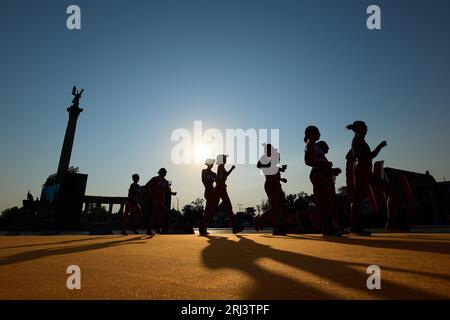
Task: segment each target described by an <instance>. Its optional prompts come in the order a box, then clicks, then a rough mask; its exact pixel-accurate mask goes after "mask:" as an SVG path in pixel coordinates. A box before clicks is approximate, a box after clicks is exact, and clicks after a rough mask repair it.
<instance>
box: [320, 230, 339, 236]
mask: <svg viewBox="0 0 450 320" xmlns="http://www.w3.org/2000/svg"><path fill="white" fill-rule="evenodd" d="M323 236H324V237H342V232H340V231H338V230H328V231H326V232H324V233H323Z"/></svg>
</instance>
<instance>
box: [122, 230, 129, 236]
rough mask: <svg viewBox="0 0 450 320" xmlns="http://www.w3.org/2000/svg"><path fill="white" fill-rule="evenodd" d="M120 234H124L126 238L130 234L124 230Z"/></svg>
mask: <svg viewBox="0 0 450 320" xmlns="http://www.w3.org/2000/svg"><path fill="white" fill-rule="evenodd" d="M120 234H122V235H124V236H127V235H128V232H126V231H125V230H122V232H121V233H120Z"/></svg>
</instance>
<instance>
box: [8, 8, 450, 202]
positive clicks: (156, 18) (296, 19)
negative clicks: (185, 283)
mask: <svg viewBox="0 0 450 320" xmlns="http://www.w3.org/2000/svg"><path fill="white" fill-rule="evenodd" d="M70 4H78V5H79V6H80V7H81V10H82V30H81V31H69V30H67V28H66V17H67V15H66V8H67V6H68V5H70ZM370 4H377V5H379V6H380V7H381V10H382V30H381V31H369V30H368V29H367V28H366V19H367V16H368V15H367V14H366V13H365V11H366V8H367V6H368V5H370ZM0 39H1V51H0V52H1V54H0V110H1V111H0V112H1V118H0V146H1V157H0V181H1V184H0V209H4V208H7V207H10V206H13V205H18V204H20V200H21V199H23V198H24V197H25V195H26V192H27V190H28V189H30V190H31V191H32V193H33V194H35V195H38V196H39V195H40V186H41V184H42V183H43V182H44V180H45V178H46V177H47V176H48V175H49V174H51V173H54V172H55V171H56V169H57V165H58V159H59V153H60V150H61V145H62V140H63V136H64V131H65V126H66V123H67V117H68V115H67V111H66V108H67V107H68V106H69V104H70V101H71V95H70V91H71V88H72V85H73V84H77V85H78V86H80V87H83V88H85V89H86V91H85V95H84V97H83V98H82V103H81V105H82V106H83V107H84V108H85V112H83V113H82V114H81V116H80V118H79V121H78V131H77V135H76V139H75V145H74V150H73V157H72V164H73V165H75V166H79V167H80V171H81V172H83V173H87V174H89V179H88V187H87V193H88V194H91V195H114V196H119V195H126V192H127V188H128V186H129V184H130V175H131V174H132V173H134V172H138V173H140V174H141V177H142V182H143V183H145V182H146V181H147V180H148V179H149V178H151V177H152V176H153V175H154V174H155V173H156V171H157V169H158V168H159V167H162V166H165V167H167V169H168V171H169V174H168V178H169V179H170V180H173V183H174V189H175V190H176V191H178V192H179V198H180V205H181V204H184V203H186V202H190V201H191V200H193V199H194V198H196V197H200V196H202V194H203V189H202V185H201V182H200V178H199V175H200V169H201V166H175V165H173V164H172V163H171V160H170V150H171V148H172V147H173V145H174V143H173V142H171V141H170V135H171V133H172V131H173V130H174V129H176V128H188V129H192V127H193V121H194V120H202V121H203V123H204V126H206V127H208V128H212V127H214V128H219V129H225V128H244V129H247V128H279V129H280V140H281V153H282V160H283V162H286V163H287V164H288V165H289V169H288V172H287V174H286V177H287V179H288V184H287V185H286V186H285V190H286V191H287V192H290V193H293V192H299V191H301V190H304V191H307V192H311V186H310V182H309V180H308V169H307V168H306V167H305V165H304V163H303V149H304V144H303V140H302V139H303V131H304V128H305V126H306V125H309V124H316V125H318V126H319V128H320V129H321V131H322V134H323V139H324V140H326V141H327V142H328V143H329V145H330V146H331V151H330V155H329V159H330V160H332V161H333V162H334V163H335V165H337V166H340V167H344V156H345V153H346V151H347V150H348V149H349V146H350V142H351V138H352V134H351V133H350V132H349V131H347V130H346V129H345V125H346V124H348V123H350V122H352V121H353V120H357V119H362V120H365V121H366V122H367V124H368V126H369V134H368V137H367V140H368V142H369V143H370V144H371V145H372V146H373V147H375V146H376V144H377V143H379V142H380V141H381V140H383V139H386V140H387V141H388V147H387V148H386V149H384V150H383V152H382V153H381V155H380V159H384V160H385V161H386V166H390V167H395V168H401V169H406V170H412V171H417V172H425V170H427V169H428V170H430V172H431V173H432V174H433V175H434V176H435V177H436V178H437V179H438V180H442V179H443V177H444V176H445V177H447V178H450V169H449V167H448V164H449V162H450V151H449V148H448V145H449V143H448V138H449V137H450V126H449V119H450V117H449V116H450V111H449V110H450V60H449V57H450V1H447V0H442V1H438V0H433V1H425V0H423V1H399V0H396V1H392V0H390V1H382V0H373V1H361V0H354V1H353V0H343V1H336V0H329V1H324V0H320V1H318V0H314V1H313V0H310V1H301V0H276V1H275V0H255V1H254V0H183V1H167V0H165V1H152V0H150V1H124V0H120V1H118V0H116V1H99V0H90V1H83V0H77V1H56V0H55V1H21V0H2V1H1V2H0ZM343 183H344V179H342V178H339V179H338V181H337V185H338V186H340V185H342V184H343ZM228 186H229V193H230V196H231V198H232V202H233V203H234V204H235V203H242V204H243V205H244V206H250V205H255V204H257V203H259V202H260V200H261V199H263V198H265V194H264V189H263V177H261V176H260V175H259V172H258V171H257V169H256V168H255V167H254V166H250V165H242V166H238V168H237V170H236V172H235V173H233V175H232V176H230V178H229V183H228Z"/></svg>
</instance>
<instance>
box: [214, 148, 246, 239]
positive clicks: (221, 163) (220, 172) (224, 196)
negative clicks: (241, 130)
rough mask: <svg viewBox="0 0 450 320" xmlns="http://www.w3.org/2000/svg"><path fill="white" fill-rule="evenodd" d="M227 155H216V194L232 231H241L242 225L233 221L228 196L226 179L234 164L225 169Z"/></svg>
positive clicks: (231, 207)
mask: <svg viewBox="0 0 450 320" xmlns="http://www.w3.org/2000/svg"><path fill="white" fill-rule="evenodd" d="M227 157H228V156H227V155H223V154H221V155H218V156H217V157H216V162H217V166H218V167H217V178H216V187H215V190H216V194H217V197H218V199H220V200H222V203H223V206H224V207H225V210H226V211H227V215H228V218H229V219H230V224H231V227H232V229H233V233H238V232H241V231H242V230H243V229H244V228H243V227H242V226H237V225H236V223H235V221H234V212H233V206H232V205H231V201H230V197H229V196H228V192H227V185H226V181H227V178H228V176H229V175H230V174H231V172H233V170H234V169H235V166H234V165H233V166H232V167H231V169H230V170H229V171H227V170H226V169H225V164H226V163H227Z"/></svg>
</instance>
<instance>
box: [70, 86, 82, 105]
mask: <svg viewBox="0 0 450 320" xmlns="http://www.w3.org/2000/svg"><path fill="white" fill-rule="evenodd" d="M83 92H84V89H82V90H81V91H77V87H76V86H73V88H72V95H73V97H74V98H73V100H72V107H73V108H75V109H79V108H80V98H81V95H82V94H83Z"/></svg>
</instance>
